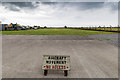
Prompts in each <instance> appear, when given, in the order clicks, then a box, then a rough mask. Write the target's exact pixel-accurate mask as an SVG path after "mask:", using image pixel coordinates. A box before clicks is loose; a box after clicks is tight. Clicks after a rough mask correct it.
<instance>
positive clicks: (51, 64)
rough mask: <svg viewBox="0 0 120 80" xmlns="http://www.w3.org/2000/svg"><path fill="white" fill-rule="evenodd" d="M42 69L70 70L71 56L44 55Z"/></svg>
mask: <svg viewBox="0 0 120 80" xmlns="http://www.w3.org/2000/svg"><path fill="white" fill-rule="evenodd" d="M42 69H44V70H49V69H52V70H70V56H62V55H59V56H58V55H44V56H43V65H42Z"/></svg>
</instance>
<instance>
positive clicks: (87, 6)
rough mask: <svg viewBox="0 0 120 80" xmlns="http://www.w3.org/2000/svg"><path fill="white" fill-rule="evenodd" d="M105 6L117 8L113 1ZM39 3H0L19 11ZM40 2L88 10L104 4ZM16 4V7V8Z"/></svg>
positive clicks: (33, 7)
mask: <svg viewBox="0 0 120 80" xmlns="http://www.w3.org/2000/svg"><path fill="white" fill-rule="evenodd" d="M109 3H110V5H109V4H107V6H108V5H109V7H110V8H111V10H113V11H114V10H117V9H118V6H117V5H115V4H114V2H109ZM36 4H40V3H39V2H35V3H34V4H33V3H32V2H3V3H2V5H3V6H5V7H6V8H7V9H10V10H12V11H20V9H22V8H24V7H27V8H30V9H35V8H37V7H38V6H39V5H36ZM41 4H44V5H51V6H54V7H56V6H57V5H61V6H60V8H61V9H62V8H64V7H69V8H71V7H77V8H78V9H79V10H89V9H100V8H102V7H104V6H105V2H41ZM15 6H17V7H18V8H16V7H15Z"/></svg>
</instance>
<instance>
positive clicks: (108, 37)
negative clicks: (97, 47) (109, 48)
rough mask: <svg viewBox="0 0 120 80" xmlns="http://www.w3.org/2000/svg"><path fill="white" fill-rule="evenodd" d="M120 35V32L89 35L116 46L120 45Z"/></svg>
mask: <svg viewBox="0 0 120 80" xmlns="http://www.w3.org/2000/svg"><path fill="white" fill-rule="evenodd" d="M119 35H120V33H119V34H118V33H115V34H97V35H89V37H90V38H94V39H96V40H99V41H104V42H106V43H108V44H111V45H114V46H116V47H120V43H119V39H120V38H119Z"/></svg>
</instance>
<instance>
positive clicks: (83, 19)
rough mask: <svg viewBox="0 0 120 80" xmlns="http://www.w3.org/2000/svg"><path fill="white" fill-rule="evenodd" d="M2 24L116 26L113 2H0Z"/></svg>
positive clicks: (116, 20) (115, 7)
mask: <svg viewBox="0 0 120 80" xmlns="http://www.w3.org/2000/svg"><path fill="white" fill-rule="evenodd" d="M0 21H2V23H4V24H6V23H7V24H10V23H19V24H21V25H31V26H33V25H39V26H50V27H53V26H65V25H66V26H72V27H74V26H75V27H76V26H99V25H100V26H104V25H105V26H109V25H112V26H117V25H118V3H117V2H3V3H2V5H1V6H0Z"/></svg>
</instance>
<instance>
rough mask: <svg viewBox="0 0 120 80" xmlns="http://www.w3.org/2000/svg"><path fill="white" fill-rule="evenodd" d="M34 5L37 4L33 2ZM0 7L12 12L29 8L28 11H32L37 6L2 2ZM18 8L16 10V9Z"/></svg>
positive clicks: (25, 3) (26, 3)
mask: <svg viewBox="0 0 120 80" xmlns="http://www.w3.org/2000/svg"><path fill="white" fill-rule="evenodd" d="M35 4H38V2H35ZM2 6H5V8H7V9H10V10H12V11H20V9H18V8H21V9H22V8H24V7H27V8H30V9H34V8H36V7H38V6H36V5H34V4H33V3H32V2H2ZM15 6H16V7H18V8H16V7H15Z"/></svg>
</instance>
